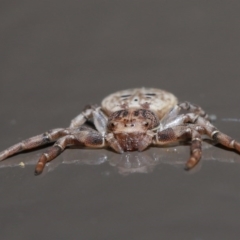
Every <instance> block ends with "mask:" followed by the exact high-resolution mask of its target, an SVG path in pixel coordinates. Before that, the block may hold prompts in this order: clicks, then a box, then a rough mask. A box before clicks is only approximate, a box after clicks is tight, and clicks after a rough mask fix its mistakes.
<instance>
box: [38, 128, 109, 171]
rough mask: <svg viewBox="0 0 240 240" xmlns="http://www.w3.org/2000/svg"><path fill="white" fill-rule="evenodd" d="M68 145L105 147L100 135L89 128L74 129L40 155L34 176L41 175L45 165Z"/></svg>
mask: <svg viewBox="0 0 240 240" xmlns="http://www.w3.org/2000/svg"><path fill="white" fill-rule="evenodd" d="M70 145H81V146H86V147H91V148H103V147H105V140H104V137H103V136H102V134H101V133H99V132H97V131H95V130H93V129H91V128H87V127H81V128H79V129H74V130H72V133H71V134H69V135H67V136H64V137H62V138H60V139H59V140H58V141H56V143H55V144H54V145H53V146H52V147H51V148H49V149H48V151H47V152H46V153H43V154H42V156H41V157H40V159H39V161H38V163H37V166H36V168H35V174H36V175H38V174H40V173H42V171H43V169H44V167H45V165H46V163H47V162H50V161H52V160H53V159H54V158H56V157H57V156H58V155H59V154H61V153H62V152H63V151H64V149H65V148H66V147H67V146H70Z"/></svg>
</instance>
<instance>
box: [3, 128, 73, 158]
mask: <svg viewBox="0 0 240 240" xmlns="http://www.w3.org/2000/svg"><path fill="white" fill-rule="evenodd" d="M67 134H69V129H64V128H57V129H53V130H49V131H47V132H45V133H43V134H40V135H37V136H35V137H31V138H29V139H26V140H23V141H21V142H19V143H17V144H15V145H13V146H11V147H9V148H7V149H6V150H4V151H2V152H0V161H2V160H4V159H5V158H8V157H10V156H12V155H14V154H16V153H19V152H22V151H24V150H30V149H34V148H37V147H39V146H42V145H45V144H47V143H50V142H55V141H56V140H57V139H58V138H60V137H63V136H65V135H67Z"/></svg>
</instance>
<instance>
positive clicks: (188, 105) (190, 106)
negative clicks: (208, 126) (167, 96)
mask: <svg viewBox="0 0 240 240" xmlns="http://www.w3.org/2000/svg"><path fill="white" fill-rule="evenodd" d="M177 108H178V111H179V112H180V111H181V109H183V110H186V111H188V112H191V113H195V114H197V115H199V116H201V117H203V118H206V119H208V118H209V117H208V115H207V113H206V112H205V111H204V110H203V109H202V108H201V107H200V106H198V105H195V104H192V103H190V102H182V103H179V104H178V105H177Z"/></svg>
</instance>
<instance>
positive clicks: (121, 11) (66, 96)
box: [0, 0, 240, 240]
mask: <svg viewBox="0 0 240 240" xmlns="http://www.w3.org/2000/svg"><path fill="white" fill-rule="evenodd" d="M239 12H240V3H239V1H237V0H236V1H193V0H189V1H177V0H175V1H129V0H128V1H91V0H82V1H74V0H70V1H59V0H58V1H56V0H48V1H36V0H31V1H30V0H23V1H15V0H8V1H6V0H2V1H1V3H0V53H1V54H0V83H1V84H0V112H1V118H0V147H1V149H4V148H6V147H8V146H10V145H12V144H14V143H16V142H18V141H20V140H22V139H25V138H28V137H30V136H33V135H36V134H39V133H42V132H44V131H46V130H48V129H52V128H56V127H65V126H68V125H69V122H70V120H71V118H73V117H74V116H75V115H77V114H78V113H79V112H80V111H81V110H82V108H83V107H84V106H85V104H88V103H99V102H100V101H101V99H102V98H103V97H104V96H106V95H107V94H109V93H111V92H114V91H117V90H121V89H125V88H132V87H142V86H146V87H156V88H163V89H166V90H168V91H171V92H173V93H175V94H176V95H177V96H178V97H179V99H180V100H188V101H191V102H194V103H197V104H199V105H201V106H202V107H203V108H204V109H205V110H206V111H207V112H209V113H212V114H216V115H217V121H216V122H215V124H216V126H217V127H219V128H220V129H221V130H222V131H223V132H226V133H228V134H229V135H231V136H233V137H234V138H236V139H238V140H240V130H239V126H240V122H239V120H238V119H239V118H240V111H239V110H240V109H239V100H240V97H239V87H240V82H239V79H240V68H239V62H240V25H239V22H240V14H239ZM226 119H228V120H227V121H226ZM205 148H206V149H205V151H204V156H203V160H202V162H201V164H200V165H199V166H198V167H197V168H196V170H194V171H192V172H190V173H187V172H185V171H184V170H183V166H184V165H183V164H184V162H185V161H186V160H187V157H188V154H189V147H188V146H182V147H176V148H175V147H173V148H169V149H157V148H152V149H150V150H147V151H146V152H144V153H143V157H142V158H143V159H142V161H143V162H144V161H145V162H147V163H149V162H150V165H151V166H152V167H150V169H151V170H152V171H150V172H151V173H148V174H143V173H135V174H128V176H123V175H121V174H120V173H119V172H122V171H124V170H120V169H122V168H124V167H125V168H126V166H128V167H127V168H126V169H128V168H129V165H126V161H128V160H129V159H130V160H131V161H132V159H138V158H141V155H134V154H135V153H133V154H132V155H131V154H130V155H123V156H122V157H120V156H119V155H117V154H114V153H112V152H110V151H108V150H82V149H69V150H66V151H65V152H64V153H63V154H62V155H61V156H59V157H58V158H57V159H56V160H55V161H53V162H52V163H51V164H49V166H48V168H46V169H45V171H44V173H43V174H42V175H41V176H38V177H35V176H34V174H33V172H34V164H35V163H36V161H37V159H38V157H39V155H40V154H41V153H42V152H43V151H44V150H45V149H40V150H37V151H31V152H29V153H24V154H19V155H17V156H15V157H12V158H10V159H8V160H6V161H4V162H2V163H1V164H0V167H1V168H0V196H1V201H0V202H1V203H0V226H1V230H0V238H1V239H116V240H117V239H132V240H133V239H140V240H141V239H184V240H186V239H192V240H205V239H218V240H219V239H239V237H240V223H239V220H240V216H239V214H240V190H239V188H240V164H239V163H240V156H239V155H237V154H236V153H234V152H231V151H226V150H224V149H221V148H217V147H211V146H210V147H209V146H205ZM129 156H130V157H129ZM144 156H145V157H144ZM106 159H109V161H107V160H106ZM147 159H150V160H147ZM104 161H105V163H102V164H99V163H100V162H104ZM151 161H152V162H151ZM21 162H22V163H24V166H25V167H24V168H21V167H20V166H18V164H19V163H21ZM139 162H140V163H139V164H140V165H141V164H142V163H141V161H140V160H139ZM133 164H134V163H133ZM113 165H117V166H115V167H114V166H113ZM56 166H58V167H57V168H56ZM154 166H155V168H154V169H153V167H154ZM140 167H141V166H140ZM125 175H126V174H125Z"/></svg>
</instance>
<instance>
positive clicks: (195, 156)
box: [185, 131, 202, 170]
mask: <svg viewBox="0 0 240 240" xmlns="http://www.w3.org/2000/svg"><path fill="white" fill-rule="evenodd" d="M190 154H191V155H190V158H189V159H188V161H187V163H186V166H185V169H186V170H190V169H192V168H193V167H194V166H195V165H196V164H197V163H198V162H199V161H200V159H201V157H202V139H201V135H200V134H199V133H198V132H197V131H192V139H191V152H190Z"/></svg>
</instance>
